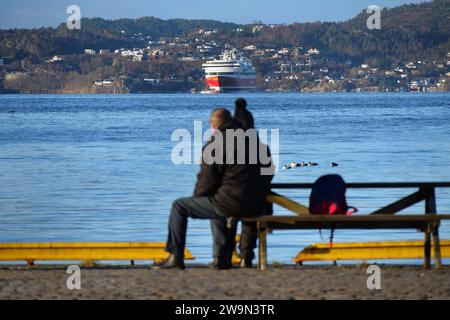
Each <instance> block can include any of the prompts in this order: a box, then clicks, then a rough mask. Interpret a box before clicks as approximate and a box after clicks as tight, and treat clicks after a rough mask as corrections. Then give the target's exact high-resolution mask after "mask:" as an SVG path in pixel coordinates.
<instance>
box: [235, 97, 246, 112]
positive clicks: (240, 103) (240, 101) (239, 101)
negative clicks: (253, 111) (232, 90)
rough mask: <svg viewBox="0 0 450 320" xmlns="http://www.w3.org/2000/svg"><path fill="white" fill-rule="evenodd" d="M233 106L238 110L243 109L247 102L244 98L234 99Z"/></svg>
mask: <svg viewBox="0 0 450 320" xmlns="http://www.w3.org/2000/svg"><path fill="white" fill-rule="evenodd" d="M234 104H235V105H236V108H238V109H245V108H246V107H247V101H246V100H245V99H244V98H239V99H236V101H235V102H234Z"/></svg>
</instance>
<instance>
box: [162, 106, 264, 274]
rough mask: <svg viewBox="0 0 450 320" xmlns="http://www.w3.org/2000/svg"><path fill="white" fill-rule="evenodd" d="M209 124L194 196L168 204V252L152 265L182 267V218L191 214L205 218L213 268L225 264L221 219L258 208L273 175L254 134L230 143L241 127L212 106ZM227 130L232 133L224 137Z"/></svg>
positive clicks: (226, 253) (226, 241)
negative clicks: (168, 253)
mask: <svg viewBox="0 0 450 320" xmlns="http://www.w3.org/2000/svg"><path fill="white" fill-rule="evenodd" d="M210 125H211V129H212V130H213V134H212V137H211V140H210V142H208V143H207V144H206V145H205V147H204V148H203V153H202V163H201V169H200V172H199V174H198V176H197V183H196V186H195V190H194V196H192V197H188V198H181V199H178V200H176V201H175V202H174V203H173V205H172V209H171V212H170V218H169V234H168V239H167V244H166V250H167V251H168V252H170V256H169V257H168V258H167V259H166V260H164V261H162V262H161V263H158V264H156V266H157V267H160V268H178V269H184V267H185V266H184V257H183V253H184V248H185V243H186V231H187V221H188V217H191V218H194V219H211V229H212V234H213V254H214V262H213V267H214V268H216V269H229V268H231V255H230V250H228V248H229V239H227V233H228V230H227V218H228V217H237V218H242V217H253V216H258V215H261V214H262V212H263V210H264V207H265V203H266V196H267V193H268V192H269V188H270V181H271V179H272V176H273V167H272V163H271V159H270V156H269V155H268V150H267V146H264V145H263V144H261V143H260V141H259V138H258V136H257V135H256V133H255V135H256V138H255V139H253V141H252V139H249V138H244V139H239V138H237V143H236V136H234V134H236V133H238V134H239V133H240V134H242V133H243V130H242V129H241V126H240V124H239V123H238V122H237V121H236V120H234V119H233V118H232V116H231V114H230V112H229V111H228V110H226V109H223V108H218V109H215V110H214V111H213V112H212V113H211V117H210ZM239 129H241V130H239ZM230 131H231V132H230ZM230 133H231V134H233V136H231V137H230V136H228V135H229V134H230ZM227 136H228V138H227ZM230 138H231V139H230ZM230 140H231V141H230ZM255 144H256V145H255ZM255 147H256V148H255ZM262 147H265V148H266V151H267V152H266V155H267V157H266V159H264V160H265V161H264V163H266V165H264V164H262V161H261V157H260V154H261V153H260V152H258V151H259V148H262ZM242 152H245V154H244V160H245V161H241V160H242V158H241V157H239V156H240V155H241V156H242V155H243V154H242ZM255 152H256V153H255ZM255 157H256V158H255ZM240 159H241V160H240ZM252 159H256V163H252V161H253V160H252ZM267 160H268V161H267ZM242 162H243V163H242ZM263 169H270V170H263Z"/></svg>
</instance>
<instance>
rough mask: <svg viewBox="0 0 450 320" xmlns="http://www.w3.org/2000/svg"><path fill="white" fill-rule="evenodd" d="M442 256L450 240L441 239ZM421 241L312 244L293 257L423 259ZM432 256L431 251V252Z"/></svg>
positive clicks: (446, 254) (297, 259)
mask: <svg viewBox="0 0 450 320" xmlns="http://www.w3.org/2000/svg"><path fill="white" fill-rule="evenodd" d="M440 243H441V256H442V258H450V240H441V241H440ZM423 246H424V243H423V241H385V242H352V243H334V244H333V247H332V248H329V245H328V244H326V243H319V244H312V245H310V246H308V247H306V248H305V249H303V250H302V251H300V253H299V254H298V255H297V256H296V257H295V258H294V259H293V261H294V262H295V263H297V264H301V263H302V262H303V261H337V260H375V259H423V258H424V250H423ZM432 256H433V253H432Z"/></svg>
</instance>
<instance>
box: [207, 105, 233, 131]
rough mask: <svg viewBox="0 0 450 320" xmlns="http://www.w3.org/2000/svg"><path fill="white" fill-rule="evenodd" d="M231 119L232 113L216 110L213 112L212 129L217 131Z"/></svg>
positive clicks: (221, 109)
mask: <svg viewBox="0 0 450 320" xmlns="http://www.w3.org/2000/svg"><path fill="white" fill-rule="evenodd" d="M231 119H232V117H231V113H230V111H228V110H227V109H225V108H216V109H214V110H213V111H212V112H211V117H210V118H209V123H210V125H211V129H213V130H215V129H217V128H219V127H220V126H221V125H222V124H224V123H225V122H227V121H230V120H231Z"/></svg>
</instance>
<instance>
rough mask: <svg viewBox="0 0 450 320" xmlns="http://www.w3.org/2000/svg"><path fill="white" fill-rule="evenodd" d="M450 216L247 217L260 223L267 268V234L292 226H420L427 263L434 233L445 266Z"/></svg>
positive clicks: (437, 253)
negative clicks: (443, 241) (442, 237)
mask: <svg viewBox="0 0 450 320" xmlns="http://www.w3.org/2000/svg"><path fill="white" fill-rule="evenodd" d="M443 219H450V215H398V216H394V215H390V214H387V215H384V214H383V215H382V214H378V215H376V216H370V215H364V216H363V215H361V216H264V217H259V218H250V219H245V220H246V221H249V222H256V223H257V226H258V237H259V246H258V248H259V260H258V268H259V269H260V270H266V269H267V233H268V232H271V231H272V230H292V229H303V230H307V229H332V228H333V229H417V230H419V231H421V232H424V234H425V242H424V255H425V260H424V265H425V268H429V267H430V264H431V234H433V243H434V257H435V265H436V267H437V268H439V267H440V266H441V255H440V243H439V236H438V234H439V232H438V229H439V224H440V221H441V220H443Z"/></svg>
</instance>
